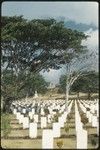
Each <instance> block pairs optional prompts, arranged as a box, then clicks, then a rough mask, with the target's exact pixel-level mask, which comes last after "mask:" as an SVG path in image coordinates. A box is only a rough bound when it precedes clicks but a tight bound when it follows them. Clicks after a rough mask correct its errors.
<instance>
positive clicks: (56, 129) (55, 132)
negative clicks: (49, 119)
mask: <svg viewBox="0 0 100 150" xmlns="http://www.w3.org/2000/svg"><path fill="white" fill-rule="evenodd" d="M53 137H60V125H59V123H58V122H55V123H53Z"/></svg>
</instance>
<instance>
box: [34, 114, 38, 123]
mask: <svg viewBox="0 0 100 150" xmlns="http://www.w3.org/2000/svg"><path fill="white" fill-rule="evenodd" d="M33 118H34V122H36V123H37V122H38V121H39V117H38V115H34V116H33Z"/></svg>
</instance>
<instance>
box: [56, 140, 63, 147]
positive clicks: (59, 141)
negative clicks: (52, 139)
mask: <svg viewBox="0 0 100 150" xmlns="http://www.w3.org/2000/svg"><path fill="white" fill-rule="evenodd" d="M57 146H58V147H59V149H61V148H62V146H63V140H58V141H57Z"/></svg>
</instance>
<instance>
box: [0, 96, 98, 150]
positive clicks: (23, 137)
mask: <svg viewBox="0 0 100 150" xmlns="http://www.w3.org/2000/svg"><path fill="white" fill-rule="evenodd" d="M73 97H74V96H72V98H73ZM46 98H47V97H46ZM70 98H71V97H70ZM71 101H73V104H72V107H71V110H70V112H69V116H70V117H69V118H68V116H67V119H66V121H65V122H64V126H63V127H61V128H60V132H61V136H60V137H55V138H54V140H53V148H54V149H57V148H58V144H59V142H61V143H62V146H61V149H76V147H77V146H76V143H77V141H76V129H75V99H73V100H71ZM71 101H70V102H69V105H70V103H71ZM83 102H84V101H83ZM9 117H10V125H11V132H10V134H8V136H7V137H6V138H4V136H3V131H2V129H1V146H2V148H17V149H21V148H31V149H35V148H37V149H40V148H42V132H43V130H44V129H52V128H53V127H52V122H51V123H48V124H47V126H46V127H44V128H41V126H40V120H39V122H38V125H37V137H36V138H30V137H29V129H28V128H27V129H23V125H22V124H19V120H18V119H16V115H15V114H9ZM66 127H68V128H67V129H66ZM83 128H84V129H86V130H87V133H88V144H87V147H88V148H89V149H94V148H96V147H97V144H93V142H92V139H94V142H95V141H96V142H97V143H98V138H97V128H96V127H93V126H92V123H90V122H87V123H86V124H84V125H83ZM66 130H67V131H66ZM48 143H49V141H48ZM59 148H60V147H59Z"/></svg>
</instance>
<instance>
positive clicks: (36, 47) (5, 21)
mask: <svg viewBox="0 0 100 150" xmlns="http://www.w3.org/2000/svg"><path fill="white" fill-rule="evenodd" d="M1 22H2V32H1V38H2V43H1V46H2V64H4V62H5V64H6V67H7V68H12V69H13V70H16V71H17V72H18V71H19V70H28V71H33V72H37V71H41V70H42V69H46V70H47V69H48V68H53V69H59V68H60V67H61V65H63V64H65V63H66V62H65V61H64V60H63V56H64V54H63V53H62V52H66V55H65V57H66V61H70V59H72V58H73V57H74V56H75V55H78V54H79V53H81V52H83V51H84V46H82V45H81V42H82V40H84V39H86V38H87V36H86V35H85V34H84V33H82V32H78V31H76V30H74V31H73V30H71V29H67V28H65V26H64V23H63V22H57V21H56V20H54V19H46V20H45V19H35V20H31V21H29V20H25V19H24V18H23V17H22V16H18V17H17V16H15V17H2V19H1ZM69 50H73V55H72V54H70V53H69Z"/></svg>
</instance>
